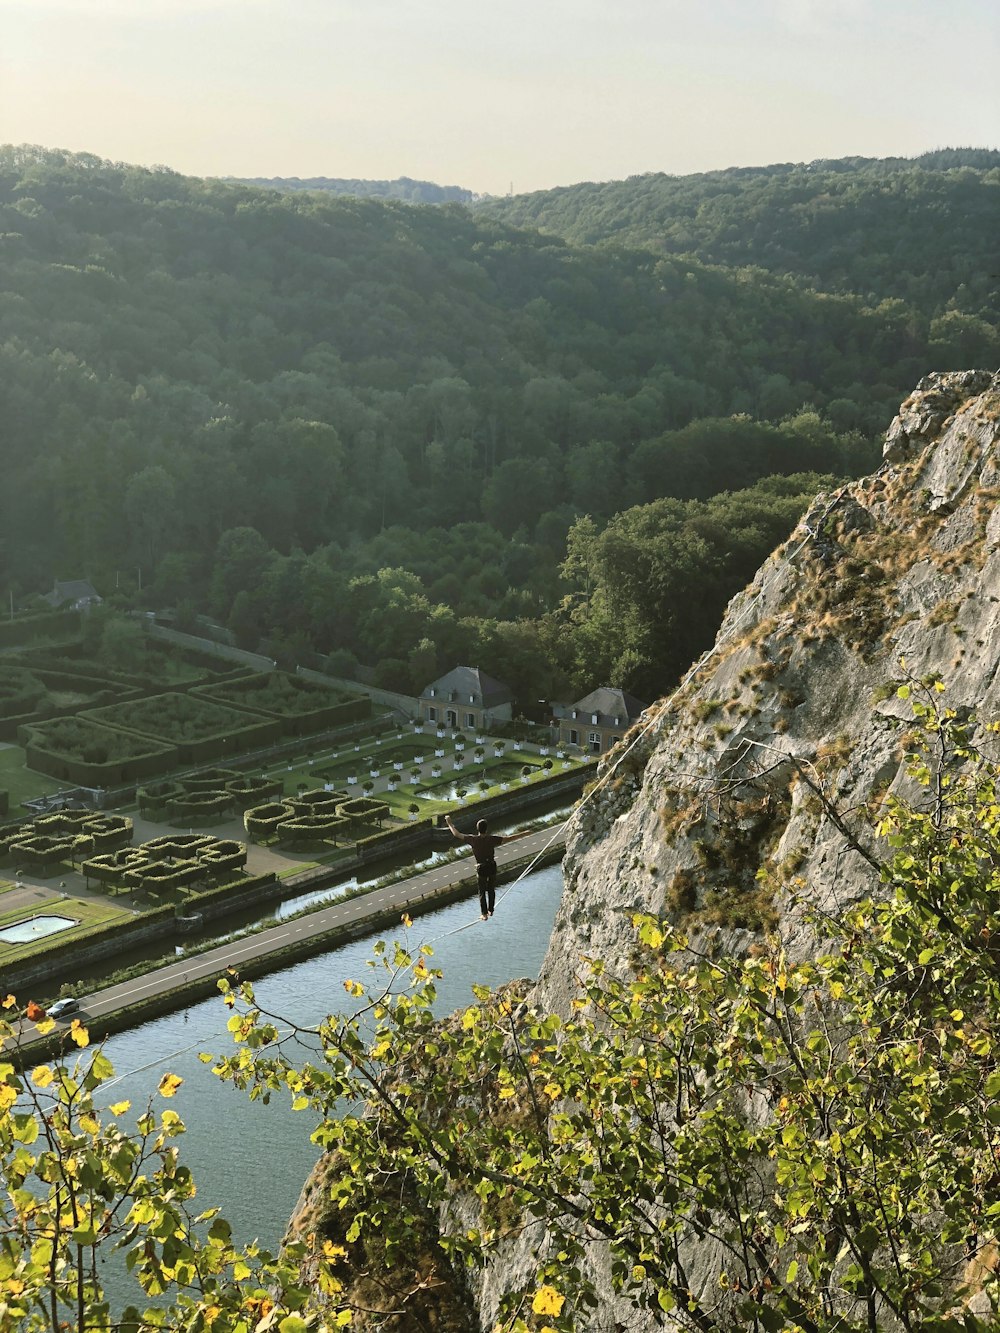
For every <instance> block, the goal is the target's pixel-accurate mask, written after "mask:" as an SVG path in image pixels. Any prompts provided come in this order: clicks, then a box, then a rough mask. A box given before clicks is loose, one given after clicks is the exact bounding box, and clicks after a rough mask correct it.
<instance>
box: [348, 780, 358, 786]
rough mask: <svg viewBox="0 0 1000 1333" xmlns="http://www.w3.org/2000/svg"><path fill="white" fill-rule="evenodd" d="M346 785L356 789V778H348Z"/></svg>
mask: <svg viewBox="0 0 1000 1333" xmlns="http://www.w3.org/2000/svg"><path fill="white" fill-rule="evenodd" d="M347 785H348V786H349V787H356V786H357V785H358V780H357V778H348V779H347Z"/></svg>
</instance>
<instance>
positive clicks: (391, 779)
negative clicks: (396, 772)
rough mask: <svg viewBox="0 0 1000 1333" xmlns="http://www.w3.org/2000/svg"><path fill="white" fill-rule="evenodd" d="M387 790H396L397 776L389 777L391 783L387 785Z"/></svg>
mask: <svg viewBox="0 0 1000 1333" xmlns="http://www.w3.org/2000/svg"><path fill="white" fill-rule="evenodd" d="M387 790H388V791H395V790H396V779H395V778H390V779H389V785H388V787H387Z"/></svg>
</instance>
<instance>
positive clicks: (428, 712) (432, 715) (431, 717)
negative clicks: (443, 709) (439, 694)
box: [427, 708, 438, 722]
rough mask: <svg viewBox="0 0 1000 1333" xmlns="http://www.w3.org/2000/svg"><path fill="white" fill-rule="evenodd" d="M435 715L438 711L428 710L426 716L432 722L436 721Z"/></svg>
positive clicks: (434, 709)
mask: <svg viewBox="0 0 1000 1333" xmlns="http://www.w3.org/2000/svg"><path fill="white" fill-rule="evenodd" d="M437 715H438V710H437V709H436V708H428V710H427V716H428V717H429V718H430V720H431V721H432V722H436V721H437Z"/></svg>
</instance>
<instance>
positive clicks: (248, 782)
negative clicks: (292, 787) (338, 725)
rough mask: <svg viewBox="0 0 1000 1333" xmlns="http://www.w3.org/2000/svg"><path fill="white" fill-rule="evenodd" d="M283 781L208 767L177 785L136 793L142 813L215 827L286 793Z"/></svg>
mask: <svg viewBox="0 0 1000 1333" xmlns="http://www.w3.org/2000/svg"><path fill="white" fill-rule="evenodd" d="M284 790H285V789H284V784H283V783H282V781H281V779H280V778H253V777H247V775H246V774H244V773H237V772H236V770H235V769H232V768H208V769H203V770H202V771H201V772H200V773H195V774H192V775H191V776H190V777H184V778H179V779H178V780H177V781H176V782H153V783H149V784H147V785H146V786H145V787H140V788H139V791H138V792H137V794H136V798H137V800H138V803H139V813H140V814H142V815H146V816H148V817H149V818H151V819H165V820H170V821H171V822H172V823H176V822H180V823H187V824H190V823H205V824H216V823H218V822H219V820H221V819H224V818H226V816H227V815H231V814H237V813H241V812H242V811H244V810H246V809H247V808H248V806H252V805H257V804H259V803H260V802H261V801H264V800H267V799H268V798H269V797H272V796H282V795H283V794H284Z"/></svg>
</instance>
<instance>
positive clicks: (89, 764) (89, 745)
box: [18, 717, 177, 787]
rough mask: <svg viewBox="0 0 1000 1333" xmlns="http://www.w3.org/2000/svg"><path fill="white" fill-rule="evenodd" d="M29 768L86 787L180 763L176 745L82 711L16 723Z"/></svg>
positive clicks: (113, 783)
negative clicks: (82, 714) (111, 724)
mask: <svg viewBox="0 0 1000 1333" xmlns="http://www.w3.org/2000/svg"><path fill="white" fill-rule="evenodd" d="M18 741H19V742H20V744H21V745H23V746H24V749H25V755H26V760H27V764H28V767H29V768H33V769H34V770H35V771H36V772H38V773H47V774H48V776H49V777H51V778H57V779H59V780H60V781H62V782H73V783H76V784H78V785H79V786H82V787H117V786H119V785H120V784H121V783H125V782H134V781H136V780H138V779H141V778H144V777H147V776H149V775H152V774H153V773H162V772H163V771H164V769H168V768H173V767H175V766H176V764H177V747H176V746H174V745H161V744H160V743H159V742H157V741H152V740H146V739H144V738H143V737H141V736H135V735H129V734H128V733H127V732H124V731H112V730H111V729H110V728H108V727H102V726H98V725H97V723H95V722H90V721H88V720H86V719H84V718H83V717H64V718H57V719H55V720H53V721H52V722H40V723H29V724H27V725H26V726H23V727H19V728H18Z"/></svg>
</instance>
